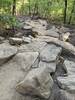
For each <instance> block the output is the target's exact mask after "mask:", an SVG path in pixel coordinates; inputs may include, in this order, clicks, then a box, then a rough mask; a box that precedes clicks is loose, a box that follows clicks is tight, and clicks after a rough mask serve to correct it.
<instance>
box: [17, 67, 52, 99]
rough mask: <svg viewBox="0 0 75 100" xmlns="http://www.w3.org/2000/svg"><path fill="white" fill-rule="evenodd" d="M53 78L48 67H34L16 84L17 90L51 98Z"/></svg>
mask: <svg viewBox="0 0 75 100" xmlns="http://www.w3.org/2000/svg"><path fill="white" fill-rule="evenodd" d="M52 86H53V80H52V78H51V76H50V74H49V73H48V69H47V68H46V67H40V68H35V69H32V70H31V71H30V72H29V73H28V74H27V76H26V77H25V79H24V80H23V81H21V82H20V83H19V84H17V86H16V90H17V91H18V92H19V93H21V94H29V95H33V96H40V97H43V98H49V96H50V94H51V89H52Z"/></svg>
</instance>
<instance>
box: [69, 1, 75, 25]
mask: <svg viewBox="0 0 75 100" xmlns="http://www.w3.org/2000/svg"><path fill="white" fill-rule="evenodd" d="M74 6H75V0H74V1H73V7H72V10H71V14H70V18H69V22H68V24H70V23H71V19H72V14H73V12H74Z"/></svg>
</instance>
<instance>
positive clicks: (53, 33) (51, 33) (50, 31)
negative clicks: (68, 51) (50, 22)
mask: <svg viewBox="0 0 75 100" xmlns="http://www.w3.org/2000/svg"><path fill="white" fill-rule="evenodd" d="M46 35H47V36H51V37H56V38H59V34H58V33H57V32H55V31H54V30H51V29H50V30H46Z"/></svg>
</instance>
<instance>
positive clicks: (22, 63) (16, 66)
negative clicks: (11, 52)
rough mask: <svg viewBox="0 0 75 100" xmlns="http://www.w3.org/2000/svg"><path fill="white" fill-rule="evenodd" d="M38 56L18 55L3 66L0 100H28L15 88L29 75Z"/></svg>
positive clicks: (0, 76)
mask: <svg viewBox="0 0 75 100" xmlns="http://www.w3.org/2000/svg"><path fill="white" fill-rule="evenodd" d="M34 55H35V57H34ZM37 55H38V54H37V53H18V54H16V55H15V56H14V57H13V58H12V59H11V60H10V61H8V62H7V63H6V64H4V65H2V66H1V68H0V100H27V99H26V98H25V96H23V95H20V94H19V93H18V92H17V91H16V89H15V87H16V84H17V83H19V82H20V81H22V80H23V79H24V77H25V76H26V75H27V73H28V71H29V69H30V68H31V66H32V64H33V63H34V61H35V59H36V56H37Z"/></svg>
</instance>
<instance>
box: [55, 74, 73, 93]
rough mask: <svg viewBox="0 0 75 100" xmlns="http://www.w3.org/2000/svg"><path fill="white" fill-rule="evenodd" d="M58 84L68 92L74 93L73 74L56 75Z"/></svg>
mask: <svg viewBox="0 0 75 100" xmlns="http://www.w3.org/2000/svg"><path fill="white" fill-rule="evenodd" d="M57 81H58V85H59V86H60V87H61V88H62V89H65V90H67V91H68V92H71V93H74V94H75V75H69V76H66V77H58V78H57Z"/></svg>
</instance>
